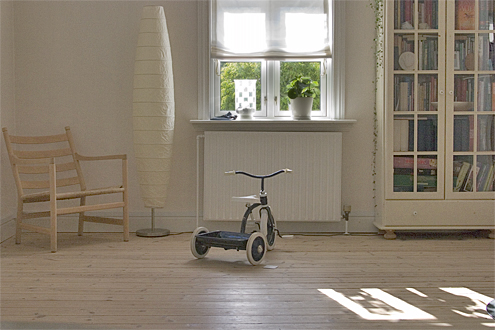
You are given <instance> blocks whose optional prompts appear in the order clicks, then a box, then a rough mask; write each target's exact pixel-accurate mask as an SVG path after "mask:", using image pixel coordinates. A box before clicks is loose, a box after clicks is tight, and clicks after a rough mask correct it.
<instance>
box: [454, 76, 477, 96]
mask: <svg viewBox="0 0 495 330" xmlns="http://www.w3.org/2000/svg"><path fill="white" fill-rule="evenodd" d="M454 101H459V102H474V79H473V76H471V75H454Z"/></svg>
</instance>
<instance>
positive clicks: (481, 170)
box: [476, 155, 495, 191]
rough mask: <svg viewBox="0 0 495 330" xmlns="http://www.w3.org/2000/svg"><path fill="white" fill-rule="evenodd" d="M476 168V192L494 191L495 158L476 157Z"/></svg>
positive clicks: (490, 156)
mask: <svg viewBox="0 0 495 330" xmlns="http://www.w3.org/2000/svg"><path fill="white" fill-rule="evenodd" d="M477 167H478V174H477V175H476V191H495V187H494V179H495V175H494V172H495V171H494V167H495V156H492V155H486V156H478V158H477Z"/></svg>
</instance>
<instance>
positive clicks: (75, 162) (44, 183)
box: [2, 127, 129, 252]
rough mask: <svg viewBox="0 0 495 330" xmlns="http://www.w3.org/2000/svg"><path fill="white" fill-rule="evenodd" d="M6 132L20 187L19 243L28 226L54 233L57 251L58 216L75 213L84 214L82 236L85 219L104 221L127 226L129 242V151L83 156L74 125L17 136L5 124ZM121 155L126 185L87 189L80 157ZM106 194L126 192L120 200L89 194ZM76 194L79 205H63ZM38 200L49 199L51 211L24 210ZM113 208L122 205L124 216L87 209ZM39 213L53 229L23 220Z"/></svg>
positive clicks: (17, 237)
mask: <svg viewBox="0 0 495 330" xmlns="http://www.w3.org/2000/svg"><path fill="white" fill-rule="evenodd" d="M2 131H3V136H4V138H5V143H6V145H7V151H8V154H9V159H10V164H11V167H12V172H13V174H14V179H15V183H16V186H17V194H18V202H17V221H16V243H17V244H20V242H21V232H22V229H26V230H30V231H35V232H38V233H43V234H48V235H50V243H51V244H50V245H51V251H52V252H56V251H57V216H59V215H64V214H73V213H79V227H78V235H82V233H83V230H84V222H85V221H87V222H99V223H107V224H116V225H122V226H123V231H124V241H128V240H129V212H128V191H127V155H111V156H100V157H85V156H81V155H79V154H78V153H76V151H75V148H74V141H73V138H72V134H71V131H70V128H69V127H66V128H65V134H58V135H49V136H12V135H9V133H8V131H7V128H3V129H2ZM33 149H34V150H33ZM119 159H120V160H122V185H121V186H117V187H108V188H99V189H87V188H86V184H85V182H84V178H83V175H82V170H81V166H80V162H81V161H101V160H119ZM57 176H60V178H57ZM77 186H79V187H77ZM62 187H63V188H62ZM65 187H68V188H65ZM47 189H48V190H47ZM107 194H121V198H120V197H119V199H118V201H117V202H106V203H103V204H92V205H86V198H87V197H89V196H97V195H107ZM71 199H79V201H80V202H79V203H78V204H79V205H77V204H76V205H75V206H74V205H72V206H69V207H67V206H65V207H61V204H62V203H66V202H62V203H60V201H62V200H71ZM39 202H49V207H50V210H49V211H44V212H29V213H28V212H25V211H24V204H27V203H39ZM114 208H123V219H114V218H107V217H96V216H88V215H85V212H88V211H96V210H106V209H114ZM45 209H46V206H45ZM40 217H50V228H47V227H42V226H38V225H33V224H30V223H24V222H23V220H25V219H32V218H40Z"/></svg>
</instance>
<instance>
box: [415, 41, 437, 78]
mask: <svg viewBox="0 0 495 330" xmlns="http://www.w3.org/2000/svg"><path fill="white" fill-rule="evenodd" d="M418 47H419V49H418V64H419V69H420V70H438V37H437V36H424V37H423V38H420V39H419V43H418Z"/></svg>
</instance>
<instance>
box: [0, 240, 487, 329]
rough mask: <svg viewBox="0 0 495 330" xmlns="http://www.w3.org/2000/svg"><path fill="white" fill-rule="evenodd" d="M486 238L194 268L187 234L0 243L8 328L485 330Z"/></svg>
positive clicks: (326, 243) (339, 247)
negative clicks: (54, 249)
mask: <svg viewBox="0 0 495 330" xmlns="http://www.w3.org/2000/svg"><path fill="white" fill-rule="evenodd" d="M479 236H480V235H478V237H473V236H472V235H471V236H470V235H447V236H445V235H439V236H432V235H406V234H402V235H401V234H400V233H399V234H398V238H397V239H396V240H395V241H387V240H384V239H383V238H382V237H381V236H373V235H371V236H296V237H295V238H294V239H285V240H280V239H279V240H278V242H277V247H276V249H275V250H273V251H271V252H269V253H268V255H267V258H266V260H265V261H264V263H263V265H261V266H251V265H250V264H249V263H248V261H247V258H246V253H245V251H233V250H229V251H225V250H223V249H218V248H212V249H211V251H210V253H209V255H208V256H207V258H205V259H203V260H197V259H195V258H194V257H193V256H192V254H191V252H190V247H189V240H190V234H181V235H174V236H168V237H163V238H142V237H136V236H134V235H131V240H130V241H129V242H127V243H124V242H122V241H121V235H120V234H112V233H111V234H94V233H93V234H86V235H85V236H83V237H78V236H77V235H76V234H60V236H59V244H58V248H59V252H57V253H50V252H49V248H50V246H49V240H48V236H44V235H39V234H25V235H23V243H22V244H21V245H16V244H14V242H13V240H12V239H11V240H8V241H6V242H4V243H2V245H1V321H2V326H1V328H2V329H9V328H10V329H69V328H70V329H222V330H224V329H229V330H230V329H246V330H249V329H297V330H303V329H332V330H333V329H342V330H344V329H349V330H355V329H366V330H369V329H393V330H396V329H422V330H424V329H461V330H473V329H490V328H494V327H495V323H494V321H493V320H492V319H491V318H490V316H489V315H488V314H487V313H486V311H485V305H486V303H487V302H488V301H489V300H491V299H493V298H494V290H495V286H494V280H495V278H494V272H495V262H494V259H495V258H494V243H495V241H494V240H490V239H487V238H484V237H479ZM265 266H274V267H265ZM450 288H457V289H450ZM458 288H461V289H458ZM462 288H464V289H462ZM320 290H322V291H320Z"/></svg>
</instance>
